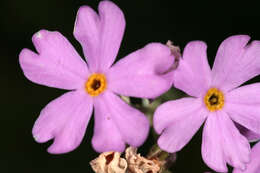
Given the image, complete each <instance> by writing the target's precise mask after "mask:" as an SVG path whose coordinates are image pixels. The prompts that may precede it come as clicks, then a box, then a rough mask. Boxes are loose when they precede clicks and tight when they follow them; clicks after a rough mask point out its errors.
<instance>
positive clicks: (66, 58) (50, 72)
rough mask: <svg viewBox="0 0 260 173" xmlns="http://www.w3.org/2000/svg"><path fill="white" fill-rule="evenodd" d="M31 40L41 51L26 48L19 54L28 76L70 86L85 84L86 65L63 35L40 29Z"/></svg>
mask: <svg viewBox="0 0 260 173" xmlns="http://www.w3.org/2000/svg"><path fill="white" fill-rule="evenodd" d="M32 40H33V43H34V45H35V47H36V49H37V51H38V52H39V54H36V53H34V52H33V51H31V50H29V49H23V50H22V51H21V53H20V55H19V62H20V65H21V67H22V70H23V72H24V75H25V76H26V77H27V78H28V79H29V80H31V81H32V82H35V83H38V84H41V85H46V86H49V87H55V88H61V89H68V90H71V89H76V88H79V87H82V85H83V82H84V80H85V79H86V76H87V74H88V68H87V65H86V63H85V62H84V61H83V60H82V59H81V58H80V56H79V55H78V53H77V52H76V51H75V49H74V48H73V47H72V46H71V44H70V43H69V42H68V40H67V39H66V38H65V37H64V36H63V35H61V34H60V33H59V32H49V31H46V30H41V31H39V32H38V33H36V34H34V36H33V38H32Z"/></svg>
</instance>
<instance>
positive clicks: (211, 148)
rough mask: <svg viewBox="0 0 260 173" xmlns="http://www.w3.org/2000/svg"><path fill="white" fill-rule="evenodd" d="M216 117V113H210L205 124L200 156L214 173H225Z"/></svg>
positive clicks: (225, 167) (225, 168)
mask: <svg viewBox="0 0 260 173" xmlns="http://www.w3.org/2000/svg"><path fill="white" fill-rule="evenodd" d="M217 116H218V115H217V114H216V113H211V114H210V115H209V116H208V118H207V121H206V122H205V125H204V128H203V133H202V146H201V154H202V158H203V160H204V162H205V163H206V164H207V165H208V166H209V167H210V168H212V169H214V170H215V171H216V172H227V171H228V169H227V166H226V162H225V156H224V152H223V149H222V139H221V138H222V137H221V134H220V131H219V130H220V127H219V121H218V117H217Z"/></svg>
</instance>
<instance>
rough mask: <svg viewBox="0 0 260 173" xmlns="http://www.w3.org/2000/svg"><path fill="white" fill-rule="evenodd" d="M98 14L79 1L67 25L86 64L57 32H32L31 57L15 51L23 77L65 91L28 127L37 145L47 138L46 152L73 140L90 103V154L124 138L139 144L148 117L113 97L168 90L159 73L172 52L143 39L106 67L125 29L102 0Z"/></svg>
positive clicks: (117, 147) (119, 146)
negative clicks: (71, 25)
mask: <svg viewBox="0 0 260 173" xmlns="http://www.w3.org/2000/svg"><path fill="white" fill-rule="evenodd" d="M98 11H99V14H97V13H96V12H95V11H94V10H93V9H91V8H90V7H88V6H83V7H81V8H80V9H79V11H78V14H77V19H76V22H75V28H74V36H75V38H76V39H77V40H78V41H79V42H80V43H81V45H82V48H83V52H84V55H85V57H86V61H87V64H86V63H85V62H84V61H83V60H82V59H81V58H80V56H79V55H78V53H77V52H76V51H75V49H74V48H73V47H72V46H71V44H70V43H69V42H68V40H67V39H66V38H65V37H64V36H62V35H61V34H60V33H59V32H49V31H46V30H41V31H39V32H38V33H36V34H35V35H34V36H33V38H32V41H33V43H34V45H35V47H36V50H37V52H38V54H37V53H34V52H33V51H31V50H28V49H23V50H22V51H21V53H20V57H19V60H20V65H21V67H22V69H23V72H24V74H25V76H26V77H27V78H28V79H29V80H31V81H32V82H35V83H38V84H41V85H46V86H49V87H55V88H61V89H66V90H71V91H70V92H68V93H66V94H64V95H62V96H61V97H59V98H57V99H55V100H53V101H52V102H50V103H49V104H48V105H47V106H46V107H45V108H44V109H43V110H42V111H41V113H40V116H39V118H38V119H37V121H36V122H35V124H34V127H33V131H32V133H33V136H34V138H35V140H36V141H37V142H40V143H42V142H46V141H48V140H50V139H53V138H54V142H53V144H52V145H51V146H50V147H49V148H48V152H50V153H65V152H69V151H71V150H73V149H75V148H76V147H77V146H78V145H79V144H80V143H81V141H82V138H83V136H84V134H85V130H86V127H87V124H88V122H89V119H90V117H91V114H92V111H93V107H94V111H95V126H94V135H93V138H92V145H93V147H94V148H95V150H96V151H98V152H103V151H109V150H113V151H123V150H124V148H125V144H126V143H127V144H129V145H132V146H136V147H137V146H140V145H141V144H142V143H143V142H144V141H145V139H146V137H147V134H148V132H149V122H148V120H147V118H146V117H145V116H144V114H143V113H141V112H140V111H138V110H136V109H134V108H132V107H130V106H129V105H128V104H126V103H125V102H124V101H122V100H121V99H120V98H119V96H118V95H117V94H119V95H126V96H133V97H146V98H153V97H157V96H159V95H160V94H162V93H163V92H165V91H166V90H168V89H169V88H170V85H171V81H170V80H168V79H169V77H168V76H169V74H167V75H164V74H163V73H164V72H165V71H167V70H168V68H169V67H170V66H171V65H172V63H173V56H172V55H171V52H170V49H169V48H168V47H166V46H164V45H162V44H160V43H151V44H148V45H147V46H145V47H144V48H142V49H140V50H137V51H135V52H133V53H131V54H129V55H128V56H126V57H125V58H124V59H122V60H120V61H119V62H117V63H116V64H115V65H113V66H112V64H113V62H114V61H115V59H116V56H117V53H118V49H119V47H120V44H121V40H122V37H123V33H124V30H125V19H124V15H123V13H122V11H121V10H120V9H119V8H118V7H117V6H116V5H115V4H113V3H112V2H109V1H102V2H101V3H100V4H99V7H98Z"/></svg>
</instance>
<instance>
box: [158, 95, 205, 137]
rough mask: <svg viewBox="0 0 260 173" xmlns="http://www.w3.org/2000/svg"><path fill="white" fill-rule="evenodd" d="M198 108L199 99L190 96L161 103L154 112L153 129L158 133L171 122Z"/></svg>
mask: <svg viewBox="0 0 260 173" xmlns="http://www.w3.org/2000/svg"><path fill="white" fill-rule="evenodd" d="M200 109H201V101H200V99H195V98H190V97H187V98H182V99H178V100H173V101H168V102H166V103H163V104H162V105H160V106H159V107H158V108H157V109H156V110H155V112H154V116H153V126H154V129H155V131H156V132H157V133H158V134H161V133H162V132H163V129H165V128H167V127H169V126H170V125H171V124H172V123H175V122H177V121H181V120H182V119H185V118H187V116H188V115H190V114H191V113H192V114H193V112H197V111H199V110H200Z"/></svg>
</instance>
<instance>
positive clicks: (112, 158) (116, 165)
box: [90, 152, 127, 173]
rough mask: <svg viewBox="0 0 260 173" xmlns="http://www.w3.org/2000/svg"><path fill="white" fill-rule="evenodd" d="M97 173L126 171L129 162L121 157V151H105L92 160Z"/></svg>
mask: <svg viewBox="0 0 260 173" xmlns="http://www.w3.org/2000/svg"><path fill="white" fill-rule="evenodd" d="M90 165H91V167H92V169H93V170H94V171H95V172H96V173H125V172H126V169H127V162H126V160H125V159H123V158H120V153H119V152H105V153H102V154H100V155H99V157H98V158H96V159H94V160H92V161H91V162H90Z"/></svg>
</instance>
